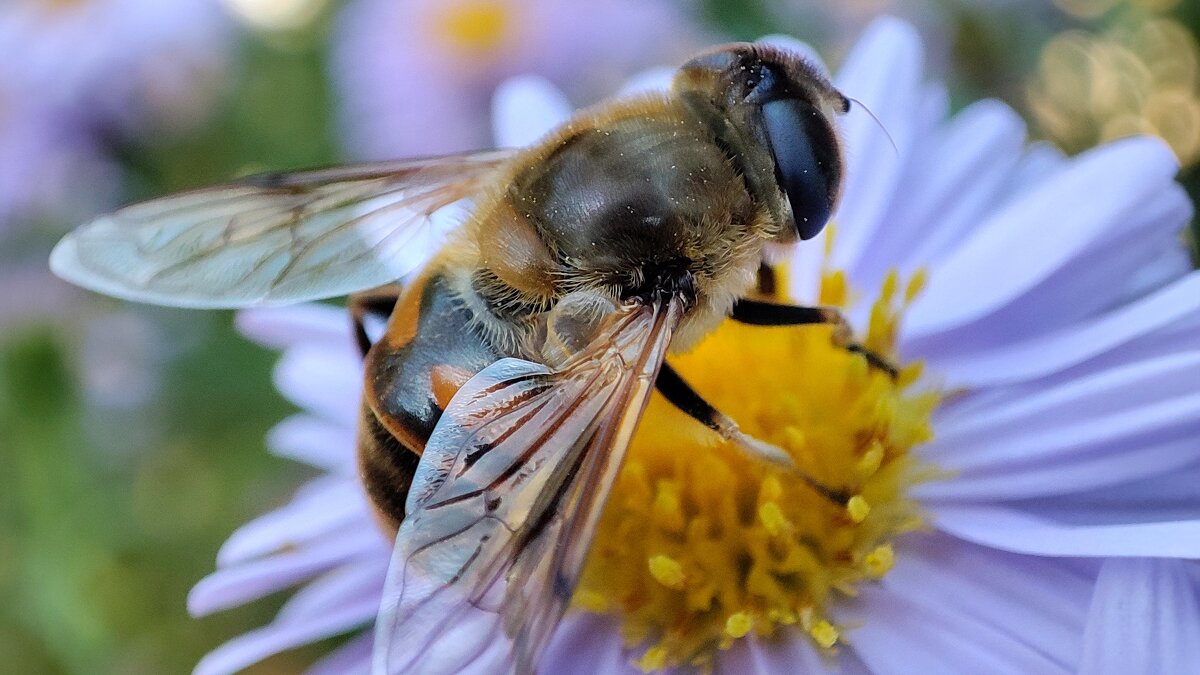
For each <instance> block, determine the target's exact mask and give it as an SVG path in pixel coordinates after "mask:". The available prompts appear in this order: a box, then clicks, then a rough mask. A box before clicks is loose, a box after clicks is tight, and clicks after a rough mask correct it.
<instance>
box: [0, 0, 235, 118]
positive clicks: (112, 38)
mask: <svg viewBox="0 0 1200 675" xmlns="http://www.w3.org/2000/svg"><path fill="white" fill-rule="evenodd" d="M232 37H233V36H232V24H231V23H230V22H229V21H228V20H227V18H226V17H225V15H224V14H223V12H222V11H221V10H220V8H219V6H218V4H217V0H171V1H170V2H161V1H160V0H69V1H67V2H62V1H49V2H48V1H46V0H15V1H10V2H6V3H4V5H3V6H2V7H0V54H4V59H3V60H0V83H4V84H3V86H4V87H5V88H7V89H8V90H9V91H10V92H11V95H12V96H15V97H19V98H21V99H23V100H24V101H25V102H26V104H27V105H30V106H31V107H33V108H34V109H41V110H53V111H60V112H65V113H66V114H69V115H87V118H88V120H89V122H91V123H92V124H95V125H97V126H99V127H100V128H102V129H105V130H114V131H118V132H121V133H123V134H128V135H131V136H135V137H141V138H153V135H154V133H156V132H160V131H163V130H187V129H189V128H191V127H192V126H194V125H196V124H198V123H199V122H200V121H202V120H204V119H205V117H206V115H207V113H208V112H209V110H210V108H211V104H212V102H213V100H214V98H215V95H216V94H217V92H218V91H219V90H220V87H221V86H222V85H221V76H222V75H223V71H224V70H225V68H226V67H227V66H228V64H229V60H230V49H229V48H230V44H231V41H232Z"/></svg>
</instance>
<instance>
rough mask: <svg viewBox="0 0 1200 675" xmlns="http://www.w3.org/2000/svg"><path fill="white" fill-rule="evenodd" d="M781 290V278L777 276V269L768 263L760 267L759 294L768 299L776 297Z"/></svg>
mask: <svg viewBox="0 0 1200 675" xmlns="http://www.w3.org/2000/svg"><path fill="white" fill-rule="evenodd" d="M778 290H779V278H778V277H777V276H776V274H775V268H774V267H771V266H770V265H768V264H767V263H765V262H764V263H761V264H759V266H758V294H759V295H762V296H766V297H768V298H770V297H774V296H775V293H776V292H777V291H778Z"/></svg>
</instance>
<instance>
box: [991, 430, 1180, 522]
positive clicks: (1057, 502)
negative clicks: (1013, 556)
mask: <svg viewBox="0 0 1200 675" xmlns="http://www.w3.org/2000/svg"><path fill="white" fill-rule="evenodd" d="M1187 449H1188V450H1192V451H1193V452H1192V454H1193V455H1194V454H1195V452H1194V450H1195V447H1194V444H1193V446H1192V447H1189V448H1187ZM1181 454H1182V453H1181ZM1197 485H1200V463H1193V464H1189V465H1186V466H1181V467H1178V468H1176V469H1174V470H1171V471H1167V472H1165V473H1156V474H1154V475H1153V476H1151V477H1150V478H1143V479H1141V480H1136V481H1132V482H1124V483H1122V484H1120V485H1113V486H1105V487H1103V488H1100V489H1094V490H1088V491H1086V492H1075V493H1071V494H1068V495H1056V496H1052V497H1045V498H1040V499H1028V500H1024V501H1019V502H1012V505H1013V506H1014V507H1016V508H1019V509H1021V510H1023V511H1026V512H1028V513H1033V514H1035V515H1036V514H1045V515H1046V516H1047V517H1053V519H1054V520H1058V521H1061V522H1066V523H1071V524H1075V525H1119V524H1128V523H1147V522H1166V521H1173V520H1190V519H1194V518H1197V517H1200V503H1198V500H1197V494H1196V486H1197Z"/></svg>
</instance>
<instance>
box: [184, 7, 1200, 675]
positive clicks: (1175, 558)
mask: <svg viewBox="0 0 1200 675" xmlns="http://www.w3.org/2000/svg"><path fill="white" fill-rule="evenodd" d="M922 72H923V69H922V54H921V46H920V42H919V40H918V39H917V38H916V35H915V33H914V31H913V29H912V28H911V27H910V26H908V25H907V24H903V23H900V22H897V21H894V20H886V21H880V22H876V23H875V24H873V25H872V27H871V28H870V29H868V31H867V34H866V36H865V37H863V38H862V39H861V40H860V42H859V44H858V46H857V47H856V48H855V49H854V50H853V51H852V53H851V54H850V56H849V57H848V58H847V60H846V62H845V63H844V64H843V66H842V68H841V69H840V70H839V73H838V76H837V78H836V82H837V84H838V86H839V87H840V88H841V89H842V90H843V91H845V92H846V93H848V94H850V95H853V96H855V97H856V98H858V99H860V100H861V101H862V102H863V103H864V104H866V106H868V107H870V108H871V109H872V110H874V111H875V112H876V113H877V114H878V115H879V116H880V118H881V122H882V125H883V126H884V127H885V128H886V129H888V131H889V132H890V134H891V136H892V138H893V139H894V142H895V145H896V146H897V150H898V151H894V150H893V149H892V147H891V143H890V142H889V140H888V138H887V136H886V135H885V133H884V132H883V131H882V130H881V129H880V127H879V126H878V125H877V124H876V123H875V122H874V121H873V120H871V119H870V117H869V116H867V115H866V114H864V113H863V112H862V111H861V110H856V111H854V112H852V113H851V114H850V115H848V116H847V118H846V119H845V120H844V122H845V123H844V129H843V130H844V136H845V143H846V149H847V184H846V188H845V194H844V197H843V201H842V205H841V207H840V208H839V211H838V213H837V214H836V216H835V221H836V223H837V229H838V236H837V237H836V241H835V242H834V243H833V246H832V252H831V261H832V264H833V265H834V266H835V267H836V268H838V269H842V270H845V271H846V273H847V276H848V279H849V281H850V282H851V285H852V286H853V287H856V288H872V287H878V286H879V284H880V283H882V280H883V279H884V277H885V276H886V273H887V270H889V269H892V268H899V269H900V270H901V271H903V272H905V273H908V274H911V273H913V272H914V271H916V270H917V269H920V268H927V269H928V270H929V283H928V286H927V287H926V290H925V291H924V293H923V294H921V296H920V297H919V299H918V300H917V301H916V303H915V304H914V305H913V306H912V307H911V308H910V310H909V311H908V313H907V314H906V322H905V324H904V325H903V327H902V328H901V334H900V344H901V349H902V352H903V354H904V356H905V358H906V359H908V358H920V359H923V360H924V361H925V363H926V367H927V371H928V372H929V373H931V374H932V376H933V377H935V378H939V379H940V380H941V381H943V382H944V383H945V384H946V386H947V387H948V388H950V389H951V390H954V391H958V392H960V393H959V394H958V395H956V396H954V397H951V398H948V399H946V400H945V401H944V402H943V404H942V406H941V408H940V409H939V410H938V411H937V413H936V415H935V417H934V420H933V426H934V429H935V431H936V438H935V440H933V441H932V442H930V443H929V444H927V445H925V446H921V447H920V448H918V449H917V452H918V454H919V455H920V456H921V457H922V459H923V461H926V462H929V463H930V464H933V465H935V466H937V467H940V468H942V469H945V470H947V471H948V472H949V474H948V475H946V476H944V477H943V478H942V479H939V480H936V481H932V482H928V483H923V484H920V485H917V486H915V487H914V488H913V489H912V491H911V496H912V497H913V498H914V499H916V500H918V501H919V502H920V503H921V505H922V506H923V507H924V509H925V510H926V512H927V513H928V514H929V522H928V523H927V525H928V526H929V527H928V530H927V531H923V532H916V533H912V534H908V535H903V536H902V537H901V538H900V539H899V540H897V546H896V551H895V567H894V568H893V569H892V571H891V572H890V573H888V574H887V575H886V576H885V577H883V579H882V580H880V582H879V583H877V584H869V585H864V586H862V587H860V588H859V594H858V596H857V597H855V598H846V599H845V600H843V601H840V602H839V603H837V604H836V605H835V606H834V607H831V608H830V610H831V611H832V612H833V614H834V615H835V616H836V618H837V620H838V623H839V624H840V625H844V626H849V627H851V628H850V629H849V630H848V632H847V643H846V644H845V645H844V647H843V648H842V649H841V650H839V651H838V652H837V653H836V654H830V653H825V654H824V655H823V654H821V653H819V652H818V651H817V650H816V649H815V648H814V646H813V644H812V642H811V641H810V640H809V639H808V638H807V637H805V636H803V634H802V633H800V632H799V631H777V639H763V638H758V637H749V638H747V639H745V640H738V641H737V642H736V643H735V644H734V646H733V647H732V648H731V649H729V650H728V651H725V652H721V653H720V654H719V655H718V659H719V660H718V663H717V667H718V670H720V671H722V672H739V673H741V672H746V673H767V672H828V671H848V672H853V673H865V672H878V673H889V672H1039V673H1042V672H1046V673H1049V672H1063V673H1066V672H1075V671H1077V669H1079V668H1083V669H1084V670H1085V671H1087V672H1180V671H1181V670H1184V669H1186V668H1187V667H1190V665H1191V664H1194V663H1195V659H1196V648H1197V647H1196V645H1197V643H1196V641H1195V640H1194V639H1192V637H1191V633H1194V630H1195V627H1196V626H1197V625H1200V601H1198V600H1197V586H1198V583H1197V570H1196V563H1195V562H1194V560H1187V559H1194V558H1198V557H1200V496H1198V495H1197V493H1196V490H1195V486H1196V485H1197V484H1198V483H1200V445H1197V443H1196V442H1195V438H1196V433H1197V431H1198V430H1200V398H1198V397H1197V394H1196V390H1195V385H1194V383H1195V382H1196V380H1197V378H1200V358H1198V356H1197V355H1198V354H1200V341H1198V339H1200V338H1198V336H1200V331H1198V330H1197V328H1198V327H1200V272H1193V271H1191V270H1190V268H1189V266H1188V264H1187V257H1186V254H1185V251H1184V250H1183V248H1182V246H1181V245H1180V243H1179V241H1178V238H1177V237H1178V233H1179V232H1180V230H1181V228H1183V227H1184V225H1185V223H1186V222H1187V220H1188V219H1189V218H1190V216H1191V214H1192V207H1191V205H1190V204H1189V203H1188V201H1187V199H1186V197H1185V195H1184V194H1183V192H1182V190H1181V189H1180V188H1179V186H1178V185H1177V184H1176V183H1175V182H1174V180H1173V177H1174V174H1175V172H1176V164H1175V161H1174V159H1173V157H1172V156H1171V153H1170V151H1169V150H1168V149H1167V148H1166V147H1165V146H1164V145H1163V144H1162V143H1161V142H1158V141H1156V140H1152V139H1134V140H1128V141H1123V142H1119V143H1114V144H1111V145H1108V146H1104V147H1102V148H1098V149H1096V150H1094V151H1092V152H1089V153H1086V154H1084V155H1082V156H1080V157H1078V158H1074V159H1067V158H1065V157H1063V156H1061V155H1060V154H1059V153H1057V152H1055V151H1053V150H1050V149H1047V148H1045V147H1041V146H1035V147H1033V148H1027V147H1026V146H1025V130H1024V126H1023V125H1022V123H1021V122H1020V120H1019V119H1018V118H1017V117H1016V115H1015V114H1014V113H1013V112H1012V110H1010V109H1009V108H1008V107H1006V106H1004V105H1003V104H1001V103H999V102H995V101H983V102H980V103H976V104H974V105H972V106H970V107H968V108H966V109H965V110H963V111H962V112H961V113H959V114H957V115H955V116H953V117H949V116H948V113H947V109H948V104H947V97H946V93H945V91H944V89H943V88H941V87H940V86H938V85H930V84H927V83H925V82H924V81H923V77H922ZM508 91H509V92H510V95H509V98H508V99H507V100H505V101H502V103H501V105H499V106H498V108H499V110H500V114H501V115H502V116H504V115H514V116H516V118H518V119H532V118H539V119H545V118H547V117H552V115H549V116H548V115H547V114H546V111H545V110H546V108H547V107H551V108H553V107H556V106H558V105H559V101H558V100H557V99H551V100H550V101H546V100H544V98H543V97H542V96H540V95H539V94H537V93H536V92H537V89H536V88H529V87H525V88H520V87H518V88H517V89H516V90H513V89H509V90H508ZM513 91H516V92H517V93H518V94H520V92H524V93H523V94H520V96H518V97H516V98H514V97H513V96H514V95H512V94H511V92H513ZM543 93H545V92H544V91H543ZM522 97H523V98H522ZM539 108H541V110H539ZM500 122H501V123H504V122H503V120H501V121H500ZM504 124H506V125H507V126H509V127H515V126H517V123H516V122H512V121H510V122H508V123H504ZM534 131H535V130H533V129H528V130H526V132H525V133H527V134H528V133H532V132H534ZM514 135H517V134H516V133H515V132H514ZM821 255H822V246H821V244H820V242H818V243H816V244H815V245H814V244H809V245H807V246H805V247H802V248H801V249H800V252H799V254H798V256H797V258H796V260H795V261H794V263H793V264H792V266H791V270H792V272H793V278H792V294H793V295H794V296H795V297H796V298H798V299H800V300H808V301H811V300H812V299H813V297H814V295H813V294H814V289H815V288H816V286H817V283H818V278H817V277H818V274H817V272H818V271H819V270H821V265H820V256H821ZM806 272H811V273H806ZM864 318H865V317H862V316H859V317H857V320H858V321H862V320H864ZM240 323H241V326H242V329H243V330H244V331H245V332H246V333H247V334H249V335H250V336H252V337H253V338H254V339H256V340H258V341H259V342H261V343H263V344H266V345H270V346H274V347H279V348H282V349H284V356H283V359H282V361H281V362H280V364H279V367H278V369H277V370H276V384H277V386H278V387H279V389H280V391H281V392H283V393H284V395H285V396H287V397H288V398H289V399H291V400H292V401H293V402H294V403H296V404H297V405H299V406H301V407H302V408H303V409H304V412H302V413H300V414H298V415H296V416H295V417H293V418H291V419H289V420H286V421H284V422H283V423H282V424H280V425H279V426H278V427H276V429H275V430H274V431H273V432H272V434H271V437H270V439H269V444H270V445H271V447H272V449H273V450H274V451H275V452H276V453H278V454H281V455H283V456H287V457H291V458H294V459H297V460H299V461H303V462H306V463H308V464H311V465H313V466H315V467H317V468H319V469H321V470H323V471H325V472H326V475H324V476H322V477H321V478H318V479H316V480H314V481H312V482H311V483H310V484H309V485H307V486H305V487H304V488H302V489H301V490H300V491H299V493H298V494H297V496H296V497H295V499H294V500H293V501H292V503H290V504H288V505H286V506H284V507H282V508H280V509H278V510H276V511H274V512H272V513H270V514H267V515H265V516H263V517H261V518H259V519H257V520H255V521H253V522H251V523H249V524H247V525H245V526H244V527H242V528H241V529H239V530H238V531H237V532H236V533H234V535H233V536H232V537H231V538H230V539H229V541H228V542H227V543H226V544H225V546H224V547H223V548H222V550H221V552H220V554H219V556H218V567H219V569H218V571H217V572H215V573H214V574H212V575H211V576H210V577H208V578H207V579H205V580H203V581H202V582H201V583H200V584H198V585H197V586H196V588H195V589H193V592H192V594H191V596H190V597H189V608H190V610H191V611H192V612H193V613H195V614H197V615H203V614H207V613H210V612H214V611H218V610H221V609H225V608H228V607H233V606H237V605H241V604H244V603H246V602H249V601H252V600H254V599H257V598H260V597H263V596H265V595H267V594H269V593H272V592H275V591H278V590H281V589H284V588H287V587H290V586H293V585H296V584H299V583H304V584H305V585H304V587H303V588H302V589H301V590H299V591H298V592H296V593H295V594H294V595H293V596H292V598H291V599H290V600H288V602H287V603H286V604H285V605H284V607H283V609H282V610H281V611H280V613H279V615H278V617H277V618H276V620H275V621H274V622H273V623H272V624H270V625H268V626H266V627H263V628H261V629H259V630H257V631H254V632H252V633H249V634H247V635H244V636H242V637H239V638H237V639H235V640H233V641H231V642H229V643H228V644H226V645H224V646H222V647H221V648H219V649H217V650H216V651H214V652H213V653H211V654H210V655H209V656H207V657H206V658H205V659H204V660H203V661H202V662H201V664H200V665H199V666H198V668H197V671H198V672H200V673H225V672H231V671H234V670H237V669H240V668H243V667H245V666H246V665H249V664H251V663H253V662H255V661H257V660H259V659H261V658H264V657H266V656H268V655H270V654H273V653H275V652H278V651H281V650H283V649H288V648H291V647H295V646H298V645H302V644H307V643H310V642H314V641H316V640H319V639H322V638H326V637H329V636H332V635H336V634H343V633H349V632H355V631H357V632H358V635H357V636H356V637H354V638H353V639H352V640H351V641H350V642H349V643H348V644H347V645H345V646H344V647H342V648H341V649H340V650H338V651H337V652H334V653H333V654H331V655H330V656H329V657H328V658H327V659H326V660H325V661H323V662H322V663H321V664H318V666H317V667H316V668H315V672H320V673H345V672H366V671H367V668H368V666H369V659H370V654H371V648H372V634H371V630H370V626H371V623H372V621H373V620H374V617H375V612H376V609H377V607H378V604H379V593H380V591H381V589H382V587H383V579H384V574H385V570H386V568H387V564H388V557H389V555H390V544H391V542H389V541H388V540H387V539H386V538H385V537H384V536H382V535H381V534H380V533H379V531H378V529H377V528H376V526H375V524H374V522H373V521H372V518H371V516H370V513H369V509H368V507H367V504H366V498H365V496H364V494H363V492H362V489H361V488H360V487H359V484H358V482H357V478H356V475H355V473H356V472H355V462H354V453H353V447H354V434H355V420H356V416H357V412H358V410H357V392H358V390H359V388H360V387H361V377H362V366H361V361H360V359H359V358H358V355H357V354H356V352H355V349H354V346H353V341H352V338H351V335H350V331H349V328H348V324H347V321H346V318H345V315H344V313H342V312H340V311H338V310H336V309H333V308H330V307H326V306H305V307H296V308H290V309H284V310H262V311H253V312H246V313H243V314H242V315H241V316H240ZM617 624H618V622H617V620H615V619H613V618H611V617H600V616H596V615H590V614H585V613H578V612H577V613H574V614H572V615H569V616H568V618H567V620H566V621H565V622H564V624H563V626H562V627H561V628H560V630H559V632H558V633H557V634H556V637H555V641H554V643H553V644H552V645H551V647H550V650H549V652H548V653H547V656H546V660H545V661H544V663H543V669H544V670H545V672H554V673H560V672H589V673H630V672H634V669H633V667H632V666H631V665H630V659H631V658H632V655H631V653H630V652H629V651H628V650H627V649H626V647H625V645H624V644H623V643H622V639H621V635H620V632H619V630H618V625H617ZM1131 641H1135V642H1136V644H1134V645H1131V644H1130V642H1131ZM1126 645H1128V646H1129V648H1125V647H1124V646H1126Z"/></svg>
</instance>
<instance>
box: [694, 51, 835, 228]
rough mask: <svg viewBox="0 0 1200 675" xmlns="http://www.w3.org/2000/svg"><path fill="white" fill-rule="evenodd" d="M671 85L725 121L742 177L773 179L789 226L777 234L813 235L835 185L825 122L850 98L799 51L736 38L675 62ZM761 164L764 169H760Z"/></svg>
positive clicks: (831, 135) (829, 207) (831, 132)
mask: <svg viewBox="0 0 1200 675" xmlns="http://www.w3.org/2000/svg"><path fill="white" fill-rule="evenodd" d="M674 87H675V90H676V91H677V92H678V93H680V94H681V95H683V96H684V97H685V98H686V97H699V98H700V99H702V100H704V101H705V102H706V103H708V104H710V105H713V106H715V107H716V109H717V110H718V111H719V112H720V113H721V115H722V116H724V117H725V118H727V119H729V120H730V121H731V122H732V123H733V125H734V127H735V129H734V130H732V131H733V133H734V135H735V136H736V138H726V139H725V140H726V141H727V142H728V144H729V147H730V148H732V149H734V150H735V151H737V152H740V153H742V154H743V155H747V156H745V157H743V161H744V162H745V164H746V165H747V166H746V168H748V169H751V170H750V171H747V178H748V179H749V180H751V181H754V178H755V174H756V172H755V171H753V170H752V169H754V168H757V167H763V168H764V171H763V172H759V173H766V174H767V175H766V177H765V180H763V181H761V182H762V183H764V185H761V186H754V185H751V188H752V189H754V188H755V187H758V188H759V189H760V190H763V191H766V188H767V187H768V185H767V184H770V183H772V182H773V183H774V187H776V188H777V189H776V190H774V191H773V192H774V194H775V195H779V194H780V193H782V196H783V197H785V199H786V201H785V202H784V203H783V204H782V205H781V206H783V208H782V209H781V212H782V214H783V216H784V217H785V219H788V218H790V221H791V224H792V225H793V227H794V232H791V233H784V236H783V237H782V238H784V239H787V238H788V235H791V236H793V237H794V236H798V237H800V238H801V239H811V238H812V237H815V236H816V235H817V234H819V233H820V232H821V230H822V229H823V228H824V227H825V223H826V222H827V221H828V220H829V217H830V215H831V214H832V213H833V209H834V206H835V205H836V204H837V199H838V194H839V193H840V191H841V185H842V157H841V146H840V143H839V142H838V136H837V132H836V131H835V129H834V123H833V120H834V117H835V116H836V115H841V114H844V113H846V112H847V111H848V110H849V109H850V100H849V99H848V98H846V97H845V96H844V95H842V93H841V92H839V91H838V90H837V89H835V88H834V86H833V84H832V83H831V82H829V80H828V78H826V77H825V76H824V75H823V74H822V73H821V72H820V71H819V70H818V69H817V68H816V67H814V66H813V65H812V64H810V63H808V62H807V61H806V60H805V59H804V58H803V57H801V56H799V55H797V54H794V53H790V52H787V51H784V50H781V49H777V48H774V47H769V46H766V45H761V44H747V43H737V44H731V45H725V46H723V47H718V48H716V49H715V50H713V51H710V52H707V53H705V54H701V55H700V56H698V57H696V58H694V59H692V60H691V61H689V62H687V63H686V64H684V66H683V67H682V68H680V70H679V72H678V73H677V74H676V76H675V83H674ZM717 133H722V131H721V130H717ZM768 165H769V166H770V168H771V169H772V171H771V172H766V171H765V167H766V166H768ZM772 178H773V180H772ZM764 196H768V197H769V196H771V195H769V194H768V195H764Z"/></svg>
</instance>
